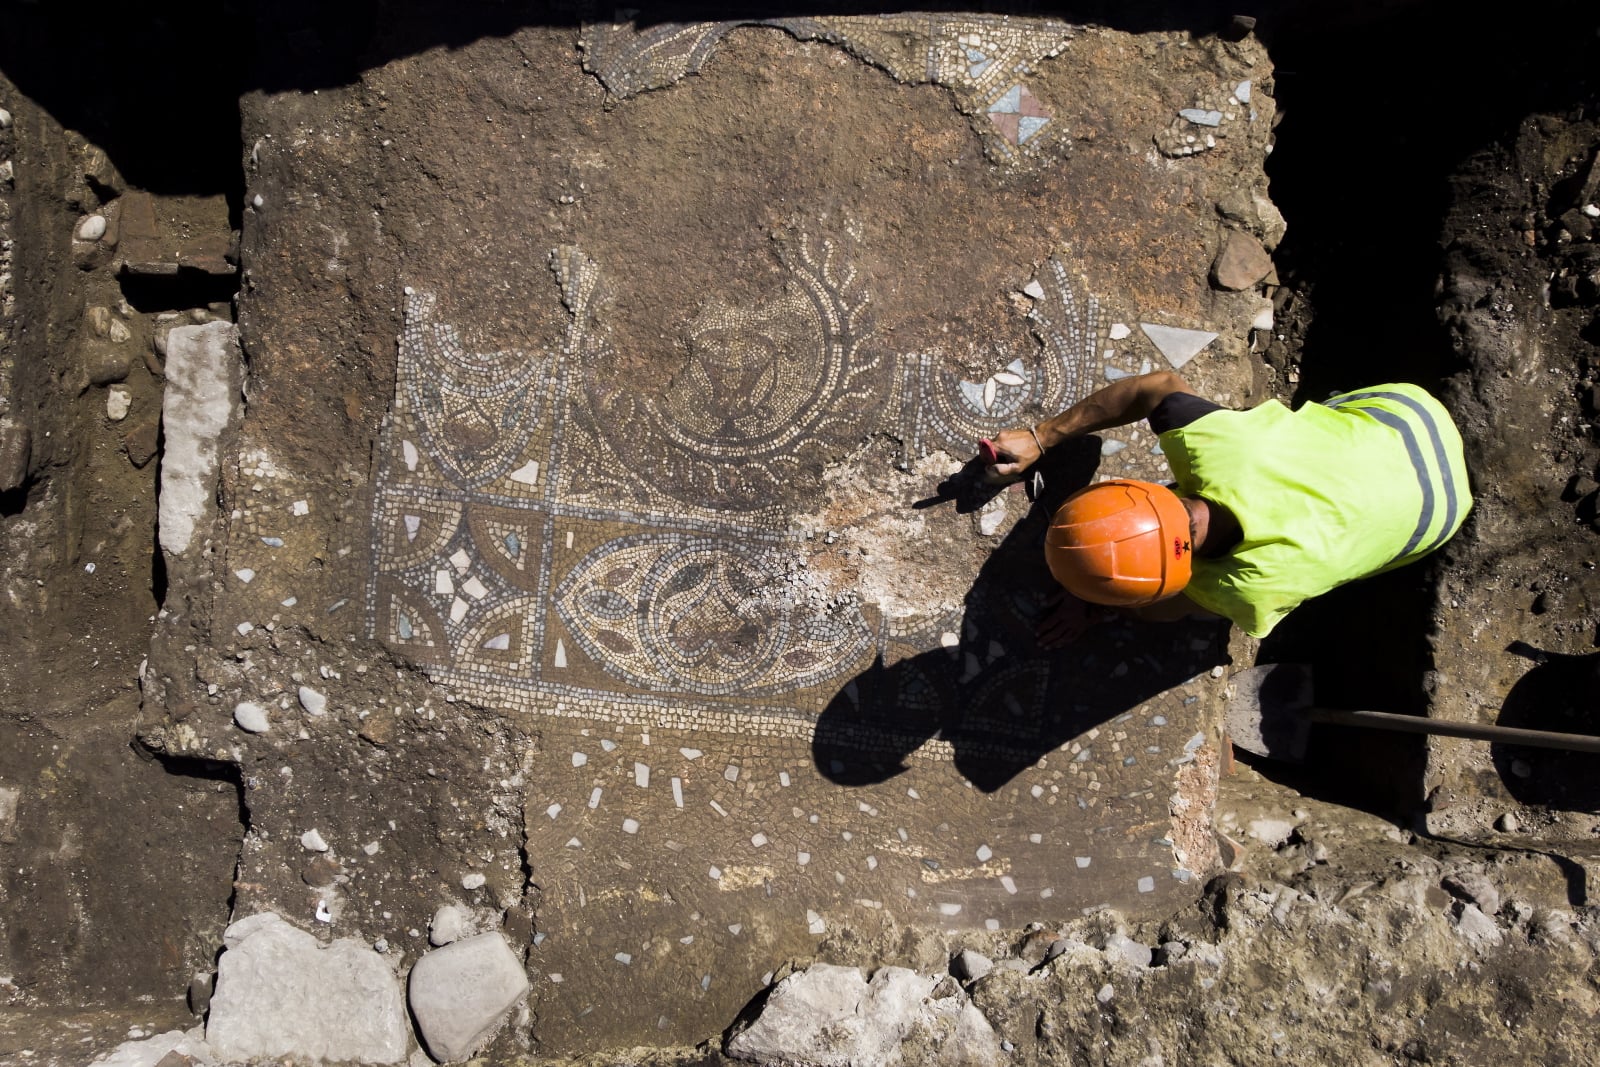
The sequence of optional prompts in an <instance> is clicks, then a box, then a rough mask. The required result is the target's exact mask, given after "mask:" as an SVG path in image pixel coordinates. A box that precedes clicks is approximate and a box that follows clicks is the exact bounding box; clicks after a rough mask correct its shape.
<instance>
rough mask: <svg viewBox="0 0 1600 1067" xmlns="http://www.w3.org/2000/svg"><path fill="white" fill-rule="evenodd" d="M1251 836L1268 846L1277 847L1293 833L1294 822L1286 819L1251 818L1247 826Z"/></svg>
mask: <svg viewBox="0 0 1600 1067" xmlns="http://www.w3.org/2000/svg"><path fill="white" fill-rule="evenodd" d="M1247 829H1248V832H1249V834H1250V836H1251V837H1253V838H1255V839H1256V840H1257V841H1260V842H1261V843H1262V844H1263V845H1266V846H1267V847H1268V848H1277V847H1278V846H1279V845H1281V844H1283V843H1284V842H1286V841H1288V840H1289V835H1290V834H1292V833H1294V823H1292V822H1290V821H1289V820H1288V819H1268V818H1263V819H1251V820H1250V822H1249V825H1248V827H1247Z"/></svg>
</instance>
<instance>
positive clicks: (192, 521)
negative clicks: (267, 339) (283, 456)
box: [160, 322, 243, 556]
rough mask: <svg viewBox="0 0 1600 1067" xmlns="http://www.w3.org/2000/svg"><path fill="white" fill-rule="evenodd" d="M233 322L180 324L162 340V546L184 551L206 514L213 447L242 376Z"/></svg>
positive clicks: (212, 493)
mask: <svg viewBox="0 0 1600 1067" xmlns="http://www.w3.org/2000/svg"><path fill="white" fill-rule="evenodd" d="M241 360H242V356H241V354H240V351H239V334H238V331H237V330H236V329H235V328H234V326H233V324H232V323H227V322H208V323H206V324H205V325H203V326H180V327H178V328H177V329H175V330H173V331H172V332H171V333H170V334H169V335H168V336H167V364H166V372H167V389H166V395H165V397H164V398H163V400H162V407H161V418H162V422H163V424H164V427H165V431H166V447H165V448H164V450H163V452H162V460H161V511H160V524H161V547H162V548H164V549H165V550H166V551H168V552H171V553H172V554H173V555H177V556H181V555H183V554H184V552H186V551H188V548H189V542H190V541H191V540H192V539H193V537H194V531H195V527H196V526H198V525H199V524H200V523H201V521H202V520H204V519H206V518H207V517H208V516H210V514H211V512H212V508H213V506H214V505H213V501H214V499H215V497H216V490H217V447H218V442H219V440H220V438H221V437H222V434H223V431H224V430H226V429H227V428H228V425H229V423H231V422H232V421H233V417H234V414H235V411H236V410H237V407H238V403H239V387H240V379H241V376H242V374H243V370H242V363H241Z"/></svg>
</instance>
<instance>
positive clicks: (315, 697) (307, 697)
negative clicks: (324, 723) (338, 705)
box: [300, 685, 328, 715]
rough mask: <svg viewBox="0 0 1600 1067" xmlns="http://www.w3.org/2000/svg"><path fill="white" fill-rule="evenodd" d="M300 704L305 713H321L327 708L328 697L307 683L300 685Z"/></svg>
mask: <svg viewBox="0 0 1600 1067" xmlns="http://www.w3.org/2000/svg"><path fill="white" fill-rule="evenodd" d="M300 706H301V707H302V708H305V709H306V714H307V715H321V714H323V713H324V712H326V711H327V710H328V698H327V697H326V696H324V695H322V694H321V693H319V692H317V691H316V690H315V689H313V688H311V687H310V686H309V685H302V686H301V687H300Z"/></svg>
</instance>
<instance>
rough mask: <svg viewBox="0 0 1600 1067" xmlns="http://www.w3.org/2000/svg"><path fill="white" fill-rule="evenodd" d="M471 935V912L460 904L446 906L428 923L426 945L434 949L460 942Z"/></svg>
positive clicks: (435, 913)
mask: <svg viewBox="0 0 1600 1067" xmlns="http://www.w3.org/2000/svg"><path fill="white" fill-rule="evenodd" d="M470 933H472V912H471V911H469V910H468V909H466V908H464V907H462V906H461V905H460V904H446V905H444V906H443V907H441V908H440V909H439V910H438V911H436V912H434V913H433V920H432V921H431V922H429V923H428V943H429V944H430V945H434V946H435V947H437V946H440V945H448V944H451V943H452V942H455V941H460V940H461V939H462V938H464V937H466V936H467V935H468V934H470Z"/></svg>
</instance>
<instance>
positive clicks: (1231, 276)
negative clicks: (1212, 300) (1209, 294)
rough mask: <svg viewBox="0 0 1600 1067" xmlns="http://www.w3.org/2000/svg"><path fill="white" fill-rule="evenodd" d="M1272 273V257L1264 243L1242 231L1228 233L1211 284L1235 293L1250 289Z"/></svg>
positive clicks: (1213, 266) (1215, 265)
mask: <svg viewBox="0 0 1600 1067" xmlns="http://www.w3.org/2000/svg"><path fill="white" fill-rule="evenodd" d="M1270 273H1272V256H1270V255H1268V253H1267V250H1266V248H1265V247H1263V246H1262V244H1261V242H1260V241H1258V240H1256V239H1255V237H1253V236H1251V235H1250V234H1248V233H1245V232H1243V231H1241V230H1229V231H1228V235H1227V237H1226V238H1224V239H1223V242H1222V248H1221V250H1220V251H1218V252H1217V258H1216V260H1215V262H1213V263H1212V264H1211V281H1212V282H1213V283H1214V284H1215V285H1216V286H1217V288H1219V289H1226V290H1227V291H1229V292H1234V293H1237V292H1240V291H1242V290H1245V289H1249V288H1250V287H1252V286H1253V285H1255V284H1256V283H1257V282H1259V281H1261V279H1263V278H1265V277H1266V276H1267V275H1268V274H1270Z"/></svg>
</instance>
